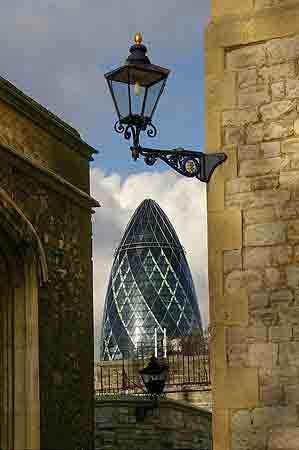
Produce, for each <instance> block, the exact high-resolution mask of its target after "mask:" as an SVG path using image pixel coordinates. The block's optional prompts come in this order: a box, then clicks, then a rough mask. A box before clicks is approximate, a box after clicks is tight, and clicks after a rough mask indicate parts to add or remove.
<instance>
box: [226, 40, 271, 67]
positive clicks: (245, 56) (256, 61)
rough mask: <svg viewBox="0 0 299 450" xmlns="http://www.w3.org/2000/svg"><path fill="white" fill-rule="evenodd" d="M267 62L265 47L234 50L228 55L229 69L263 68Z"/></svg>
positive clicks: (257, 46)
mask: <svg viewBox="0 0 299 450" xmlns="http://www.w3.org/2000/svg"><path fill="white" fill-rule="evenodd" d="M265 62H266V52H265V47H264V45H254V46H252V47H251V46H250V47H242V48H240V49H237V50H232V51H231V52H229V53H228V54H227V55H226V65H227V67H228V68H229V69H241V68H244V67H250V66H263V65H264V64H265Z"/></svg>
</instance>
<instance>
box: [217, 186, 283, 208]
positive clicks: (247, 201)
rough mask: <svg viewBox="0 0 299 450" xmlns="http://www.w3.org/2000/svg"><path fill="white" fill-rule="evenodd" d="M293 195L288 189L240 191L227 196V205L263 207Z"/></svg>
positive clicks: (280, 201)
mask: <svg viewBox="0 0 299 450" xmlns="http://www.w3.org/2000/svg"><path fill="white" fill-rule="evenodd" d="M290 197H291V193H290V192H289V191H288V190H281V189H279V190H277V191H275V190H272V189H271V190H270V189H269V190H265V191H258V192H240V193H238V194H234V195H229V196H226V199H225V201H226V206H228V207H232V208H240V209H249V208H263V207H264V206H268V205H277V204H279V203H285V202H287V201H288V200H289V199H290Z"/></svg>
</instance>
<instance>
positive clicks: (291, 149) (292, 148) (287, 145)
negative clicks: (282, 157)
mask: <svg viewBox="0 0 299 450" xmlns="http://www.w3.org/2000/svg"><path fill="white" fill-rule="evenodd" d="M281 152H282V153H283V154H286V155H293V154H294V155H298V157H299V139H298V138H292V139H287V140H284V141H282V144H281Z"/></svg>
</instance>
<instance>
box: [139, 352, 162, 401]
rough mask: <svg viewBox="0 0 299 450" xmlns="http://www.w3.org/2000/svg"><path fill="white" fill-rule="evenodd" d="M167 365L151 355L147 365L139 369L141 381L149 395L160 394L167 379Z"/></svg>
mask: <svg viewBox="0 0 299 450" xmlns="http://www.w3.org/2000/svg"><path fill="white" fill-rule="evenodd" d="M168 370H169V367H168V366H167V365H166V364H162V363H160V362H159V361H158V359H157V358H156V357H155V356H152V357H151V359H150V362H149V364H148V366H147V367H145V368H144V369H142V370H140V372H139V373H140V375H141V377H142V380H143V383H144V385H145V387H146V389H147V391H148V393H149V394H151V395H161V394H162V392H163V390H164V386H165V383H166V380H167V376H168Z"/></svg>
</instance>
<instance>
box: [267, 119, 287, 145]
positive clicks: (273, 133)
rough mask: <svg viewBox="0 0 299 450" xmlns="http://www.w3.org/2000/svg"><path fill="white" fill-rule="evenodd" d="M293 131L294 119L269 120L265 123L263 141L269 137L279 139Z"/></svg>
mask: <svg viewBox="0 0 299 450" xmlns="http://www.w3.org/2000/svg"><path fill="white" fill-rule="evenodd" d="M293 133H294V121H290V120H283V121H281V122H276V123H273V122H270V123H268V124H265V127H264V139H265V141H267V140H271V139H280V138H284V137H288V136H291V135H292V134H293Z"/></svg>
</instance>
